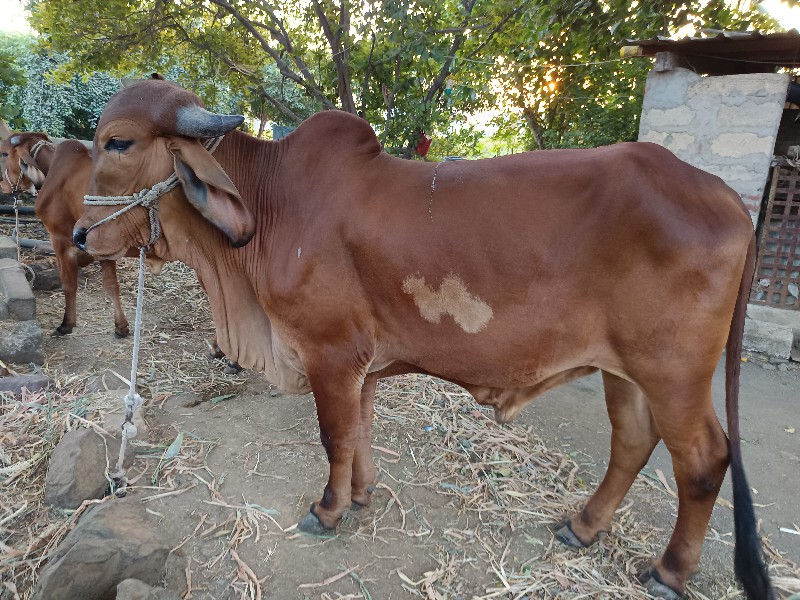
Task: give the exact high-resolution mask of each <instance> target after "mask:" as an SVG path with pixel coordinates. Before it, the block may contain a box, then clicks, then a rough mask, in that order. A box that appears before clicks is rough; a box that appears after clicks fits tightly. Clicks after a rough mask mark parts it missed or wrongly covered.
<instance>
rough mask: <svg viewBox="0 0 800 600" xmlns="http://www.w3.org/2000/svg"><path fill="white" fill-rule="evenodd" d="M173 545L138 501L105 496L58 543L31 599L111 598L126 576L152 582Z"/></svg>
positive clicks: (155, 581)
mask: <svg viewBox="0 0 800 600" xmlns="http://www.w3.org/2000/svg"><path fill="white" fill-rule="evenodd" d="M173 543H174V541H173V540H167V539H164V537H163V533H162V531H161V530H160V528H158V527H156V526H154V525H153V524H152V523H150V520H149V517H148V515H147V512H146V511H145V509H144V505H143V504H142V503H141V501H139V500H138V499H136V498H124V499H121V500H120V499H113V500H109V501H107V502H104V503H102V504H100V505H98V506H97V507H95V508H93V509H91V510H90V511H89V512H88V513H87V514H86V515H84V516H83V517H81V519H80V521H78V525H77V526H76V527H75V529H73V530H72V531H71V532H70V533H69V534H68V535H67V537H66V538H64V541H63V542H61V543H60V544H59V545H58V547H57V548H56V550H55V552H54V553H53V555H52V557H51V558H50V560H49V561H48V563H47V564H46V565H45V566H44V567H43V568H42V569H41V571H40V572H39V579H38V581H37V584H36V587H35V589H34V592H33V595H32V596H31V599H32V600H76V599H78V598H80V599H81V600H115V598H116V597H117V586H118V585H119V584H120V583H121V582H123V581H124V580H126V579H138V580H140V581H142V582H144V583H145V584H148V585H154V586H158V585H160V584H161V581H162V580H163V579H164V576H165V571H166V568H165V565H166V562H167V557H168V556H169V554H170V546H171V545H172V544H173ZM159 600H161V599H160V597H159Z"/></svg>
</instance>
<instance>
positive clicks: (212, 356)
mask: <svg viewBox="0 0 800 600" xmlns="http://www.w3.org/2000/svg"><path fill="white" fill-rule="evenodd" d="M206 356H207V357H208V360H216V359H218V358H225V353H224V352H223V351H222V350H220V349H219V348H217V349H216V350H212V351H209V352H208V354H206Z"/></svg>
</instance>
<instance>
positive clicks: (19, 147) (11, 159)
mask: <svg viewBox="0 0 800 600" xmlns="http://www.w3.org/2000/svg"><path fill="white" fill-rule="evenodd" d="M39 139H45V140H48V138H47V136H46V135H44V134H40V133H15V134H14V135H12V136H11V137H10V138H8V139H7V140H3V141H2V142H0V155H2V157H3V160H4V162H5V167H4V171H3V179H4V182H5V185H4V186H3V188H4V189H7V190H10V192H21V191H27V192H30V193H32V194H35V193H36V188H39V187H41V185H42V184H43V183H44V173H42V171H41V170H40V169H39V168H38V167H37V166H36V163H35V161H34V160H33V158H31V156H30V153H29V148H28V142H29V141H30V143H36V141H37V140H39Z"/></svg>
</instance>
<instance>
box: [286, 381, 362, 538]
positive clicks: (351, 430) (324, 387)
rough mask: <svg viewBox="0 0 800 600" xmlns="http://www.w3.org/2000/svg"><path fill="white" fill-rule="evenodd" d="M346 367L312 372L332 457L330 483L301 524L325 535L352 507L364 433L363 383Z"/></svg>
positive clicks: (319, 415) (322, 437) (325, 444)
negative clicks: (360, 436) (355, 464)
mask: <svg viewBox="0 0 800 600" xmlns="http://www.w3.org/2000/svg"><path fill="white" fill-rule="evenodd" d="M345 372H347V368H346V367H343V368H341V369H337V370H333V369H331V370H328V371H327V372H326V373H325V374H324V375H318V376H314V375H312V373H311V372H309V374H308V375H309V380H310V382H311V388H312V390H313V392H314V401H315V403H316V405H317V420H318V421H319V437H320V441H321V442H322V446H323V447H324V448H325V453H326V454H327V456H328V464H329V468H330V471H329V475H328V483H327V485H326V486H325V491H324V492H323V494H322V498H321V499H320V500H319V501H317V502H315V503H314V504H312V505H311V511H310V513H309V514H308V515H306V517H305V518H304V519H303V520H302V521H301V522H300V523H298V528H299V529H300V530H301V531H306V532H308V533H323V532H325V531H327V530H330V529H333V528H335V527H336V525H338V523H339V521H340V520H341V518H342V515H343V514H344V513H345V511H346V510H348V509H349V508H350V504H351V490H352V481H353V457H354V456H355V451H356V445H357V443H358V434H359V430H360V413H361V408H360V405H361V402H360V396H361V394H360V392H361V387H362V385H363V384H362V383H361V382H354V381H353V380H352V379H351V378H350V377H347V376H345V377H344V378H342V376H341V374H342V373H345Z"/></svg>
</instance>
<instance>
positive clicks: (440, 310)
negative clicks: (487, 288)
mask: <svg viewBox="0 0 800 600" xmlns="http://www.w3.org/2000/svg"><path fill="white" fill-rule="evenodd" d="M403 291H404V292H405V293H406V294H411V296H413V298H414V303H415V304H416V305H417V307H418V308H419V314H420V315H421V316H422V318H423V319H425V320H426V321H429V322H431V323H439V322H440V321H441V318H442V315H446V314H447V315H451V316H452V317H453V319H454V320H455V322H456V323H457V324H458V326H459V327H461V329H463V330H464V331H466V332H467V333H478V332H479V331H480V330H482V329H483V328H484V327H486V324H487V323H488V322H489V321H490V320H491V319H492V316H493V314H494V313H493V312H492V307H491V306H489V305H488V304H486V302H484V301H483V300H481V299H480V298H478V297H477V296H473V295H472V294H470V293H469V291H467V286H466V285H465V284H464V282H463V281H461V279H459V278H458V277H457V276H456V275H454V274H452V273H450V274H449V275H447V276H446V277H445V278H444V279H443V280H442V285H440V286H439V290H438V291H434V290H433V289H432V288H430V287H428V285H427V284H426V283H425V279H423V278H422V277H420V276H418V275H409V276H408V277H406V278H405V280H404V281H403Z"/></svg>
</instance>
